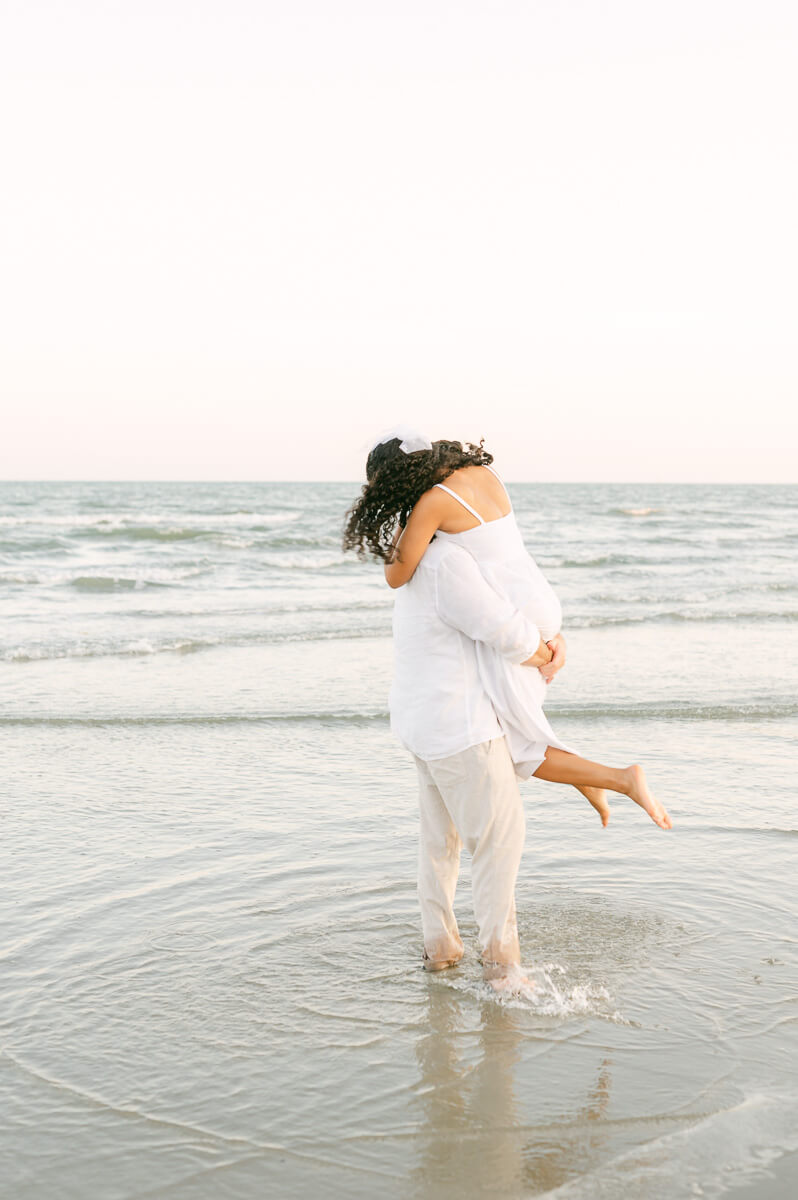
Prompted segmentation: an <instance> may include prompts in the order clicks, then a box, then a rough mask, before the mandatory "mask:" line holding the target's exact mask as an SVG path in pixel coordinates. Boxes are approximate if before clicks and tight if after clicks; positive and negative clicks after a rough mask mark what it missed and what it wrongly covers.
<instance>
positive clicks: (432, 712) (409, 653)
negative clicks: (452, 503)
mask: <svg viewBox="0 0 798 1200" xmlns="http://www.w3.org/2000/svg"><path fill="white" fill-rule="evenodd" d="M393 641H394V677H393V685H392V687H391V695H390V711H391V730H392V732H393V733H394V734H395V735H396V737H398V739H399V741H400V742H401V743H402V744H403V745H404V746H405V747H406V748H407V749H408V750H409V751H410V752H411V753H412V754H415V755H416V756H417V757H418V758H422V759H426V760H434V759H436V758H448V756H449V755H450V754H458V753H459V752H460V751H461V750H467V749H468V747H469V746H476V745H478V744H479V743H480V742H487V741H490V740H491V739H492V738H496V737H502V736H503V730H502V727H501V725H500V723H499V719H498V717H497V716H496V712H495V711H494V708H493V706H492V704H491V702H490V699H489V698H488V694H487V692H486V691H485V688H484V687H483V685H482V683H481V681H480V677H479V669H478V665H477V653H476V645H475V643H476V642H484V643H486V644H487V645H489V646H493V647H494V649H495V650H497V651H498V652H499V653H500V654H501V655H503V656H504V657H505V658H506V659H507V660H508V662H511V663H522V662H525V661H526V659H528V658H531V657H532V655H533V654H534V653H535V652H536V650H537V648H538V645H539V644H540V631H539V630H538V627H537V626H536V625H535V624H533V622H532V621H530V620H529V619H528V618H527V617H525V616H524V614H523V613H521V612H519V610H518V609H517V608H515V607H514V606H513V605H512V604H511V603H510V601H509V600H507V599H506V597H504V596H502V595H501V594H500V593H499V592H497V591H496V590H495V589H494V588H492V587H491V585H490V584H489V583H488V582H487V581H486V580H485V579H484V577H483V576H482V574H481V573H480V570H479V567H478V566H477V564H476V562H475V561H474V559H473V558H472V556H471V555H470V554H469V553H468V551H467V550H464V549H463V547H462V546H458V545H456V544H454V543H452V542H448V541H446V540H443V539H436V540H435V541H433V542H432V543H431V545H430V546H429V548H428V549H427V551H426V553H425V554H424V557H423V558H422V560H421V562H420V563H419V564H418V566H417V567H416V570H415V573H414V575H413V577H412V579H410V581H409V582H408V583H406V584H405V585H404V586H403V587H401V588H399V589H397V594H396V600H395V604H394V610H393ZM529 670H534V668H533V667H530V668H529Z"/></svg>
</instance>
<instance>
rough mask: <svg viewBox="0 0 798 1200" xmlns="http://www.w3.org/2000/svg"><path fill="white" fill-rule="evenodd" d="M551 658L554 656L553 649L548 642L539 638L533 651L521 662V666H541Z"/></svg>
mask: <svg viewBox="0 0 798 1200" xmlns="http://www.w3.org/2000/svg"><path fill="white" fill-rule="evenodd" d="M553 658H554V651H553V650H552V648H551V646H550V645H549V643H548V642H544V641H543V639H542V638H541V640H540V642H539V643H538V648H537V650H536V651H535V653H534V654H533V655H532V657H531V658H527V659H525V660H524V661H523V662H522V663H521V666H522V667H542V666H544V665H545V664H547V663H550V662H551V661H552V659H553Z"/></svg>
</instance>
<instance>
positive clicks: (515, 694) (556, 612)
mask: <svg viewBox="0 0 798 1200" xmlns="http://www.w3.org/2000/svg"><path fill="white" fill-rule="evenodd" d="M488 470H489V471H491V472H492V474H494V475H495V476H496V478H497V479H499V476H498V474H497V473H496V471H494V470H493V468H492V467H488ZM499 482H500V483H501V480H500V479H499ZM435 486H436V487H439V488H441V489H442V490H443V491H444V492H448V493H449V495H450V496H452V497H454V499H455V500H457V501H458V502H459V503H460V504H462V505H463V507H464V508H466V509H468V511H469V512H470V513H471V515H472V516H473V517H475V518H476V520H477V521H479V525H476V526H474V528H473V529H466V530H464V531H463V532H462V533H445V532H444V531H443V530H441V529H439V530H438V532H437V533H436V535H435V536H436V537H442V538H448V539H449V540H451V541H453V542H457V543H458V544H459V545H461V546H462V547H463V548H464V549H465V550H467V551H468V552H469V554H470V555H471V556H472V558H473V559H474V561H475V562H476V563H477V565H478V567H479V569H480V573H481V574H482V575H483V576H484V578H485V579H486V580H487V582H488V583H489V584H490V585H491V587H493V588H494V589H495V591H497V592H499V593H501V594H502V595H503V596H506V597H507V599H508V600H509V601H510V602H511V603H512V604H513V605H514V606H515V607H516V608H517V609H519V611H520V612H522V613H523V614H524V616H526V617H527V618H528V619H529V620H530V621H532V622H534V624H535V625H537V627H538V629H539V630H540V635H541V637H542V638H543V640H544V641H549V640H550V639H551V638H553V637H554V636H555V634H557V633H559V632H560V625H561V623H562V608H561V606H560V602H559V600H558V599H557V596H556V594H555V592H554V590H553V589H552V587H551V584H550V583H549V581H548V580H547V579H546V577H545V575H544V574H543V572H542V571H541V569H540V567H539V566H538V565H537V563H536V562H535V560H534V559H533V558H532V556H531V554H530V553H529V552H528V550H527V548H526V546H525V545H524V539H523V538H522V536H521V530H520V529H519V528H518V524H517V522H516V519H515V513H514V512H513V508H512V504H511V505H510V511H509V513H507V515H506V516H504V517H499V518H498V519H497V520H494V521H484V520H483V519H482V517H481V516H480V515H479V513H478V512H477V511H476V510H475V509H473V508H472V507H471V505H470V504H468V503H467V502H466V501H465V500H464V499H463V498H462V496H458V494H457V492H454V491H452V489H451V488H448V487H446V485H445V484H443V483H437V484H435ZM502 486H504V485H502ZM475 645H476V648H477V661H478V663H479V673H480V678H481V680H482V685H483V687H484V688H485V691H486V692H487V694H488V696H489V697H490V700H491V703H492V704H493V707H494V709H495V710H496V715H497V717H498V718H499V722H500V724H501V726H502V729H503V730H504V734H505V737H506V738H507V745H508V749H509V751H510V757H511V758H512V760H513V764H514V766H515V773H516V775H518V776H519V777H520V778H521V779H528V778H529V777H530V775H533V774H534V772H535V771H536V770H537V768H538V767H539V766H540V764H541V763H542V762H543V760H544V758H545V756H546V747H547V746H554V747H556V748H557V749H559V750H566V751H568V752H569V753H570V754H576V753H577V751H576V750H574V749H573V748H572V747H571V746H567V745H566V744H565V743H564V742H561V741H560V739H559V738H558V737H557V735H556V734H555V732H554V730H553V729H552V727H551V725H550V724H549V722H548V720H547V719H546V716H545V714H544V712H543V704H544V702H545V699H546V692H547V688H548V685H547V683H546V681H545V680H544V678H543V676H542V675H541V673H540V671H538V669H537V668H536V667H522V666H517V665H516V664H515V663H511V662H508V661H507V659H506V658H503V657H502V655H501V654H499V652H498V651H496V650H494V649H493V648H492V647H491V646H488V645H487V644H486V643H485V642H476V643H475ZM534 652H535V647H533V648H532V649H530V654H534Z"/></svg>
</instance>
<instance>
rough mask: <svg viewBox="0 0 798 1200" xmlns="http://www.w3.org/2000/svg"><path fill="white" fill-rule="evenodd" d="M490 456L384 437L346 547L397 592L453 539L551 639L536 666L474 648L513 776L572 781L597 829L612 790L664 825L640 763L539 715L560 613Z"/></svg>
mask: <svg viewBox="0 0 798 1200" xmlns="http://www.w3.org/2000/svg"><path fill="white" fill-rule="evenodd" d="M492 462H493V456H492V455H491V454H489V453H488V452H487V451H486V450H484V449H483V445H482V442H480V444H479V446H475V445H473V444H471V443H469V444H467V445H466V446H465V447H463V446H462V445H461V443H460V442H448V441H439V442H436V443H434V444H432V443H431V442H429V441H428V440H427V439H426V438H424V437H423V436H422V435H419V434H417V433H415V432H413V431H410V430H407V429H399V430H396V431H394V432H392V433H391V434H387V435H386V436H385V437H383V438H382V439H380V441H379V442H377V444H376V445H375V446H374V447H373V448H372V450H371V452H370V453H369V456H368V460H367V463H366V479H367V482H366V484H365V485H364V487H363V489H362V492H361V495H360V497H359V499H358V500H357V501H356V502H355V504H354V505H353V506H352V508H351V509H350V510H349V513H348V514H347V517H348V519H347V524H346V530H345V534H344V548H345V549H354V550H356V551H357V552H358V553H359V554H360V555H361V557H363V556H365V554H366V553H371V554H372V555H374V556H375V557H376V558H379V559H381V560H382V561H383V563H384V569H385V577H386V580H387V582H388V584H389V585H390V586H391V587H394V588H396V587H402V586H404V585H405V584H406V583H407V582H408V581H409V580H410V579H411V578H412V575H413V572H414V571H415V569H416V567H417V565H418V563H419V561H420V560H421V557H422V556H423V554H424V552H425V550H426V548H427V546H428V545H429V543H430V541H431V540H432V539H433V538H436V537H444V538H451V539H455V540H457V541H458V542H459V543H460V544H461V545H462V546H463V547H464V548H466V549H467V550H468V552H469V553H470V554H471V555H472V556H473V558H474V560H475V561H476V563H477V564H478V566H479V568H480V572H481V573H482V575H483V576H484V577H485V578H486V580H487V581H488V582H489V583H490V584H491V586H492V587H493V588H494V589H495V590H496V591H497V592H499V593H500V594H502V595H503V596H506V597H507V598H508V599H509V600H510V601H511V602H512V603H513V604H514V606H515V607H516V608H518V609H519V610H520V611H521V612H523V613H524V615H525V616H527V617H528V618H529V619H530V620H531V621H532V622H534V624H535V625H537V626H538V628H539V630H540V631H541V635H542V640H543V641H544V642H546V643H547V644H551V645H550V648H549V655H550V661H549V662H548V663H544V664H543V665H542V666H541V667H540V669H539V670H535V669H530V666H529V665H527V664H524V665H515V664H512V663H508V662H507V660H506V659H504V658H502V657H501V656H500V655H498V654H497V653H496V652H495V651H494V650H492V649H491V648H490V647H488V646H485V645H479V644H478V646H477V650H478V657H479V663H480V676H481V680H482V684H483V686H484V687H485V690H486V691H487V693H488V695H489V696H490V698H491V701H492V703H493V705H494V708H495V709H496V712H497V714H498V716H499V719H500V721H501V723H502V726H503V728H504V730H505V735H506V737H507V741H508V747H509V749H510V753H511V756H512V759H513V762H514V764H515V767H516V773H517V774H519V775H520V776H521V777H522V778H528V777H529V776H530V775H534V776H535V777H536V778H538V779H544V780H546V781H548V782H550V783H564V784H571V785H572V786H574V787H575V788H577V789H578V790H579V791H580V792H581V793H582V794H583V795H584V796H585V797H586V798H587V799H588V800H589V802H590V803H591V804H592V805H593V807H594V808H595V809H596V811H597V812H598V814H599V816H600V818H601V823H602V825H603V826H606V825H607V822H608V821H609V807H608V805H607V800H606V791H607V790H609V791H614V792H617V793H619V794H620V795H624V796H628V797H629V798H630V799H631V800H634V802H635V803H636V804H638V805H640V807H641V808H642V809H643V810H644V811H645V812H647V813H648V815H649V816H650V817H651V819H652V821H654V822H655V824H657V825H659V826H660V828H662V829H670V828H671V819H670V817H669V816H668V813H667V812H666V810H665V808H664V807H663V806H662V804H660V802H659V801H658V800H656V799H655V797H654V796H653V795H652V794H651V792H650V790H649V787H648V783H647V781H646V776H645V772H644V770H643V768H642V767H641V766H639V765H638V764H633V765H631V766H628V767H625V768H616V767H607V766H604V765H603V764H601V763H596V762H590V761H589V760H587V759H584V758H582V757H580V756H579V755H578V754H576V753H574V752H573V751H572V750H570V748H569V747H567V746H566V745H565V744H564V743H563V742H561V741H559V739H558V738H557V737H556V735H555V734H554V731H553V730H552V728H551V726H550V724H549V722H548V721H547V719H546V717H545V715H544V713H543V701H544V695H545V691H546V684H547V683H548V682H550V681H551V679H552V678H553V677H554V674H555V673H556V671H557V670H559V669H560V667H561V666H562V664H563V661H564V650H563V647H562V644H561V639H560V644H557V645H556V647H554V642H555V638H557V637H558V635H559V632H560V620H561V609H560V605H559V601H558V600H557V597H556V595H555V594H554V592H553V590H552V589H551V587H550V585H549V584H548V582H547V581H546V579H545V577H544V576H543V574H542V572H541V571H540V569H539V568H538V566H537V564H536V563H535V562H534V560H533V559H532V558H531V556H530V555H529V554H528V553H527V551H526V548H525V547H524V543H523V539H522V537H521V533H520V530H519V529H518V526H517V524H516V521H515V515H514V513H513V510H512V505H511V504H510V502H509V499H508V497H507V493H506V491H505V489H504V486H503V485H502V483H501V481H500V480H499V478H498V476H497V475H496V473H495V472H494V471H493V470H492V468H491V464H492ZM444 480H445V481H446V483H444Z"/></svg>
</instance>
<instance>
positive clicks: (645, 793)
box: [624, 763, 673, 829]
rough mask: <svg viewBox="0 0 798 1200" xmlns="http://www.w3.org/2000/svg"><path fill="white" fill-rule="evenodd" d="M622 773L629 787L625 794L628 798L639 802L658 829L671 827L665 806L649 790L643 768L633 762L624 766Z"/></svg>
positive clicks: (636, 802)
mask: <svg viewBox="0 0 798 1200" xmlns="http://www.w3.org/2000/svg"><path fill="white" fill-rule="evenodd" d="M624 775H625V776H626V779H627V783H628V789H629V790H628V791H627V793H626V795H627V796H628V797H629V798H630V800H634V802H635V804H639V805H640V807H641V808H642V809H643V810H644V811H645V812H647V813H648V815H649V816H650V817H651V820H652V821H653V822H654V823H655V825H659V827H660V829H672V828H673V823H672V821H671V819H670V817H669V816H668V813H667V812H666V810H665V808H664V807H663V805H661V804H660V802H659V800H656V799H655V798H654V796H652V795H651V792H650V791H649V788H648V783H647V782H646V773H645V771H644V770H643V768H642V767H640V766H638V765H637V763H635V764H634V765H633V766H631V767H627V768H626V770H625V771H624Z"/></svg>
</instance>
